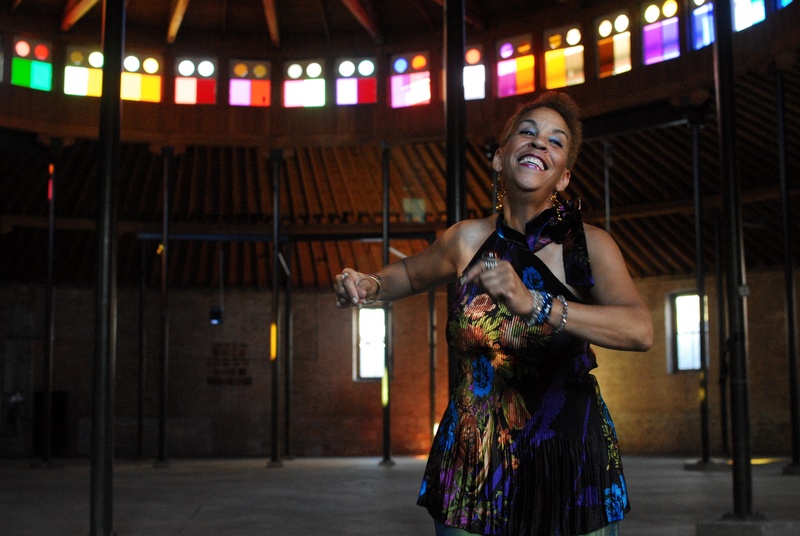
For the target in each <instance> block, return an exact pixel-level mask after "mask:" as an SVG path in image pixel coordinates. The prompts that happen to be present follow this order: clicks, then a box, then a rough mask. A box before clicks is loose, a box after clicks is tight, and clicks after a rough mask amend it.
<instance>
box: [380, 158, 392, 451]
mask: <svg viewBox="0 0 800 536" xmlns="http://www.w3.org/2000/svg"><path fill="white" fill-rule="evenodd" d="M391 156H392V150H391V148H390V147H389V146H388V145H386V144H384V145H383V265H384V266H386V265H387V264H389V182H390V181H389V176H390V166H389V164H390V162H391ZM383 311H384V317H383V321H384V333H385V343H386V344H385V345H384V354H383V378H382V379H381V404H382V407H383V461H381V465H394V461H392V411H391V408H392V403H391V401H392V398H391V393H392V390H391V385H392V370H393V367H392V342H393V341H392V304H391V303H389V302H383Z"/></svg>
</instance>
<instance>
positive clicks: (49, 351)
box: [42, 139, 62, 465]
mask: <svg viewBox="0 0 800 536" xmlns="http://www.w3.org/2000/svg"><path fill="white" fill-rule="evenodd" d="M61 145H62V144H61V140H60V139H53V140H52V142H51V145H50V156H51V159H50V163H49V164H48V166H47V172H48V177H47V200H48V201H49V208H48V224H47V288H46V290H45V324H44V331H45V336H44V344H45V352H44V398H43V400H42V404H43V405H44V408H43V409H44V423H43V427H44V429H43V430H42V432H43V434H42V442H43V445H42V449H43V450H42V463H43V464H44V465H48V464H49V463H50V460H51V458H52V456H53V343H54V341H55V284H54V282H53V260H54V257H55V230H56V161H57V160H58V158H59V156H60V155H61Z"/></svg>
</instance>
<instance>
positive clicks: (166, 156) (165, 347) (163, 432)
mask: <svg viewBox="0 0 800 536" xmlns="http://www.w3.org/2000/svg"><path fill="white" fill-rule="evenodd" d="M172 156H173V150H172V147H163V148H162V149H161V160H162V174H163V181H162V182H163V193H162V197H163V199H162V202H163V204H162V209H161V211H162V216H161V353H160V366H161V374H160V380H159V388H158V392H159V400H158V460H157V461H156V467H166V466H167V465H168V464H169V462H168V461H167V457H168V454H167V445H168V440H167V420H168V418H169V415H168V414H167V397H168V395H169V287H168V285H167V274H168V267H169V179H170V175H171V171H172Z"/></svg>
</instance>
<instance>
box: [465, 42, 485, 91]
mask: <svg viewBox="0 0 800 536" xmlns="http://www.w3.org/2000/svg"><path fill="white" fill-rule="evenodd" d="M463 76H464V99H465V100H478V99H485V98H486V65H484V62H483V48H482V47H481V46H480V45H475V46H469V47H467V52H466V54H465V55H464V75H463Z"/></svg>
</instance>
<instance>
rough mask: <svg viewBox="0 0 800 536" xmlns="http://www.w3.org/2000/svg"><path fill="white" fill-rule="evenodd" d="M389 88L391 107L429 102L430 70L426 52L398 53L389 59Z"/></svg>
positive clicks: (403, 106)
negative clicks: (390, 72) (390, 71)
mask: <svg viewBox="0 0 800 536" xmlns="http://www.w3.org/2000/svg"><path fill="white" fill-rule="evenodd" d="M391 62H392V63H391V70H392V75H391V77H390V79H389V86H390V88H389V90H390V99H391V103H392V108H405V107H408V106H418V105H421V104H429V103H430V102H431V72H430V70H429V69H430V60H429V59H428V53H427V52H412V53H409V54H398V55H395V56H392V59H391Z"/></svg>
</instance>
